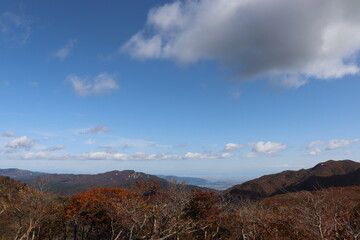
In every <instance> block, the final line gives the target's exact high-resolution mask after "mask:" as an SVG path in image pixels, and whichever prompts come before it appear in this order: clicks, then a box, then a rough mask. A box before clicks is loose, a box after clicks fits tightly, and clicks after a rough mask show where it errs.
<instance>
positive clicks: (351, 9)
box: [121, 0, 360, 87]
mask: <svg viewBox="0 0 360 240" xmlns="http://www.w3.org/2000/svg"><path fill="white" fill-rule="evenodd" d="M359 12H360V1H359V0H292V1H289V0H252V1H249V0H187V1H180V0H178V1H175V2H172V3H168V4H165V5H162V6H159V7H156V8H153V9H151V10H150V11H149V13H148V18H147V22H146V26H145V28H144V29H143V30H141V31H139V32H138V33H136V34H135V35H134V36H133V37H132V38H131V39H130V40H128V41H127V42H126V43H125V44H124V45H123V46H122V48H121V49H122V50H123V51H126V52H128V53H129V54H130V55H131V56H133V57H134V58H138V59H171V60H174V61H176V62H180V63H193V62H197V61H199V60H203V59H206V60H216V61H218V62H220V63H221V64H222V65H224V66H226V67H227V68H229V69H231V70H232V71H234V72H235V73H236V74H237V75H238V76H239V78H240V79H243V80H246V79H252V78H255V77H259V76H264V75H271V76H272V77H271V81H272V82H275V83H277V84H281V85H283V86H285V87H299V86H301V85H303V84H305V83H306V82H307V80H308V79H309V78H311V77H313V78H317V79H332V78H341V77H342V76H344V75H347V74H356V73H358V72H359V67H358V66H357V64H356V55H357V54H358V51H359V49H360V14H359Z"/></svg>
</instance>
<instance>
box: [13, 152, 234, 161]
mask: <svg viewBox="0 0 360 240" xmlns="http://www.w3.org/2000/svg"><path fill="white" fill-rule="evenodd" d="M230 157H232V154H230V153H222V154H204V153H192V152H188V153H186V154H184V155H175V154H170V153H145V152H135V153H134V154H123V153H113V152H86V153H79V154H69V153H52V152H51V153H49V152H45V151H41V152H29V153H26V154H23V155H17V156H16V157H15V158H17V159H35V160H36V159H43V160H47V159H48V160H71V161H73V160H84V161H86V160H114V161H159V160H189V159H225V158H230Z"/></svg>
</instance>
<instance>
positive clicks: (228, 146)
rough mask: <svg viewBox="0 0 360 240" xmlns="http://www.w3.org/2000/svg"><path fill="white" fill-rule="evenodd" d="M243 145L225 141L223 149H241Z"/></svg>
mask: <svg viewBox="0 0 360 240" xmlns="http://www.w3.org/2000/svg"><path fill="white" fill-rule="evenodd" d="M243 148H244V146H243V145H241V144H236V143H227V144H226V145H225V147H224V151H233V150H240V149H243Z"/></svg>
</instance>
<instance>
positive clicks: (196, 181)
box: [157, 175, 239, 191]
mask: <svg viewBox="0 0 360 240" xmlns="http://www.w3.org/2000/svg"><path fill="white" fill-rule="evenodd" d="M157 176H158V177H161V178H164V179H166V180H167V181H169V182H172V181H176V182H178V183H181V182H185V183H187V184H189V185H194V186H198V187H201V188H208V189H215V190H218V191H222V190H225V189H228V188H229V187H232V186H234V185H235V184H238V183H239V181H237V182H234V181H209V180H206V179H203V178H196V177H179V176H172V175H169V176H167V175H157Z"/></svg>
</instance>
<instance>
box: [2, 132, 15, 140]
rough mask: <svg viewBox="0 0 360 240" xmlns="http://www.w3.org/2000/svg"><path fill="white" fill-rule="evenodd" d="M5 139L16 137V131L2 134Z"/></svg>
mask: <svg viewBox="0 0 360 240" xmlns="http://www.w3.org/2000/svg"><path fill="white" fill-rule="evenodd" d="M2 136H3V137H8V138H9V137H14V136H15V132H14V131H6V132H3V134H2Z"/></svg>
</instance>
